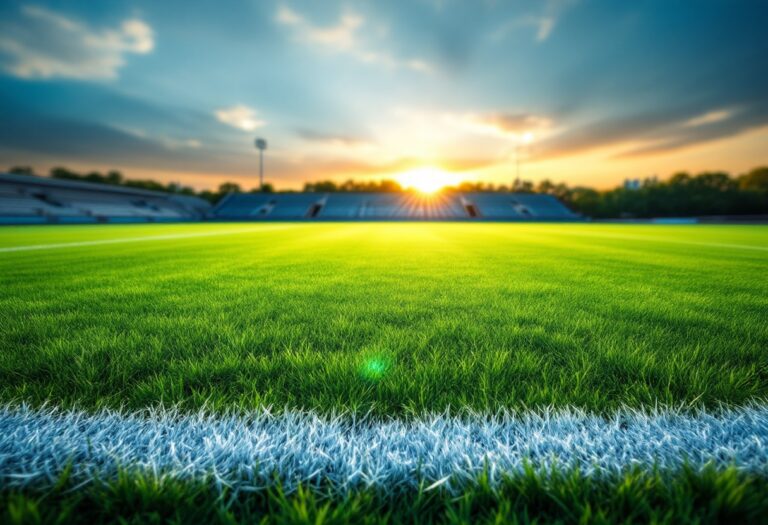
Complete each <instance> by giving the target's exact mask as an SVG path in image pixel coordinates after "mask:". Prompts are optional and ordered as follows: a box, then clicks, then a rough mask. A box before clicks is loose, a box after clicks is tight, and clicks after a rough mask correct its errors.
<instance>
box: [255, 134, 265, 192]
mask: <svg viewBox="0 0 768 525" xmlns="http://www.w3.org/2000/svg"><path fill="white" fill-rule="evenodd" d="M256 149H258V150H259V191H264V150H265V149H267V141H266V140H264V139H261V138H258V139H256Z"/></svg>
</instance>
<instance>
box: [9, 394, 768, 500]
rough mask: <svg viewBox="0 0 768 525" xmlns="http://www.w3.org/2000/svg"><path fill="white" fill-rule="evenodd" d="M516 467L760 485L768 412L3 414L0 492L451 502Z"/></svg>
mask: <svg viewBox="0 0 768 525" xmlns="http://www.w3.org/2000/svg"><path fill="white" fill-rule="evenodd" d="M526 464H530V465H531V466H532V467H533V468H534V469H535V470H536V471H538V472H540V473H543V474H546V473H547V472H548V471H549V470H550V469H551V468H552V467H553V466H557V467H558V468H562V469H579V470H580V471H582V472H583V473H584V474H585V475H587V476H605V475H608V476H610V475H611V474H615V473H620V472H623V471H626V470H627V469H629V468H637V467H640V468H653V467H658V468H660V469H663V470H664V471H665V472H674V471H675V470H676V469H679V468H680V467H682V466H683V465H684V464H686V465H688V466H690V467H692V468H694V469H700V468H703V467H704V466H707V465H714V466H715V467H716V468H724V467H727V466H730V465H735V466H736V467H737V468H739V469H741V470H744V471H748V472H753V473H756V474H759V475H765V476H768V406H763V405H753V406H748V407H743V408H739V409H730V410H726V409H723V410H720V411H717V412H705V411H700V412H696V413H685V412H681V411H676V410H655V411H651V412H646V411H635V410H629V409H625V410H622V411H619V412H617V413H615V414H614V415H612V416H610V417H608V418H604V417H600V416H596V415H590V414H587V413H584V412H581V411H578V410H563V411H544V412H538V413H525V414H522V415H519V416H514V415H512V414H499V415H495V416H487V415H480V414H476V415H469V416H464V417H453V416H448V415H426V416H422V417H420V418H418V419H414V420H407V421H400V420H387V421H383V422H382V421H374V420H369V419H366V418H363V419H354V418H350V417H323V416H319V415H317V414H314V413H307V412H290V411H289V412H284V413H282V414H278V415H272V414H270V413H268V412H260V413H256V414H253V415H250V416H234V415H219V416H216V415H212V414H206V413H199V414H193V415H181V414H179V413H177V412H174V411H167V410H147V411H144V412H141V413H133V414H123V413H119V412H113V411H107V410H105V411H102V412H98V413H95V414H89V413H85V412H80V411H59V410H54V409H38V410H35V409H31V408H29V407H27V406H16V407H12V406H8V405H6V406H5V407H0V485H3V484H5V485H6V486H13V487H23V486H46V485H50V484H53V483H55V482H56V479H57V476H58V475H59V474H60V473H61V472H62V471H63V470H64V469H66V468H67V467H68V466H70V465H71V467H72V473H71V476H72V480H74V481H76V482H86V483H87V482H90V481H91V480H93V479H96V478H98V479H102V480H103V479H114V477H115V476H116V475H117V471H118V467H119V466H123V467H128V468H129V469H130V468H137V469H140V470H141V471H144V472H149V473H152V474H156V475H157V474H160V475H164V476H171V477H174V478H178V479H184V480H205V479H211V478H213V479H214V480H215V482H216V485H217V486H218V487H219V488H221V487H224V486H226V487H230V488H232V489H234V490H254V489H259V488H263V487H266V486H270V485H272V484H274V483H275V478H274V475H275V474H276V475H277V476H278V477H279V478H280V480H281V481H282V483H283V484H284V486H285V488H286V489H287V490H292V489H293V488H295V487H296V484H297V483H300V482H301V483H307V484H310V485H312V484H318V483H330V484H331V486H332V487H334V488H336V489H337V490H339V491H345V490H348V489H350V488H360V487H368V486H373V487H378V488H381V489H383V490H387V491H398V490H413V489H415V488H417V487H418V486H419V485H420V484H421V485H422V486H436V485H443V486H444V487H445V488H447V489H448V490H457V489H459V488H461V487H463V486H466V485H468V484H471V483H473V482H474V480H476V479H477V476H478V475H480V474H481V473H483V472H487V474H488V476H489V480H490V482H491V483H492V484H494V485H495V484H498V483H499V481H500V480H501V479H502V477H503V475H505V474H514V473H516V472H520V471H521V470H522V469H523V468H524V466H525V465H526Z"/></svg>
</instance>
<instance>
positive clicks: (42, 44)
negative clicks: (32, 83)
mask: <svg viewBox="0 0 768 525" xmlns="http://www.w3.org/2000/svg"><path fill="white" fill-rule="evenodd" d="M20 14H21V17H20V18H18V19H16V20H4V21H2V22H0V66H2V68H3V69H4V70H5V71H6V72H7V73H10V74H11V75H14V76H17V77H21V78H28V79H34V78H52V77H64V78H75V79H80V80H94V79H110V78H115V77H116V76H117V71H118V69H120V67H122V66H123V65H124V64H125V55H126V54H128V53H134V54H146V53H149V52H150V51H152V49H153V48H154V38H153V35H152V28H151V27H149V25H147V24H146V23H145V22H143V21H142V20H139V19H129V20H125V21H124V22H123V23H122V24H120V26H119V27H116V28H106V29H94V28H91V27H88V26H87V25H85V24H83V23H82V22H79V21H77V20H74V19H71V18H67V17H66V16H64V15H61V14H59V13H56V12H53V11H50V10H48V9H44V8H41V7H32V6H25V7H23V8H22V9H21V13H20Z"/></svg>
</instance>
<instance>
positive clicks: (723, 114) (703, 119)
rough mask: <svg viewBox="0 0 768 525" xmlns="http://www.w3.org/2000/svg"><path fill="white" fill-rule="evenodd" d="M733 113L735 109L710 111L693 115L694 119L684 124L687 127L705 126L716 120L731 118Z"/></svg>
mask: <svg viewBox="0 0 768 525" xmlns="http://www.w3.org/2000/svg"><path fill="white" fill-rule="evenodd" d="M732 115H733V111H730V110H727V109H719V110H716V111H708V112H707V113H704V114H702V115H699V116H697V117H693V118H692V119H690V120H688V121H687V122H685V123H684V124H683V126H685V127H687V128H691V127H693V128H695V127H698V126H705V125H707V124H714V123H715V122H720V121H722V120H726V119H728V118H730V117H731V116H732Z"/></svg>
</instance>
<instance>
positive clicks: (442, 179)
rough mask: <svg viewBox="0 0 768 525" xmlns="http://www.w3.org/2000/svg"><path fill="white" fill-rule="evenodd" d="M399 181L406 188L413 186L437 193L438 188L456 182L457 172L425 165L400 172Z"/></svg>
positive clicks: (421, 190)
mask: <svg viewBox="0 0 768 525" xmlns="http://www.w3.org/2000/svg"><path fill="white" fill-rule="evenodd" d="M396 179H397V182H399V183H400V185H401V186H403V187H404V188H411V189H414V190H417V191H420V192H422V193H435V192H436V191H438V190H441V189H443V188H445V187H446V186H451V185H453V184H456V183H457V181H458V179H457V177H456V175H455V174H453V173H450V172H448V171H445V170H443V169H441V168H437V167H435V166H424V167H421V168H415V169H412V170H408V171H405V172H403V173H401V174H399V175H398V176H397V177H396Z"/></svg>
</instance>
